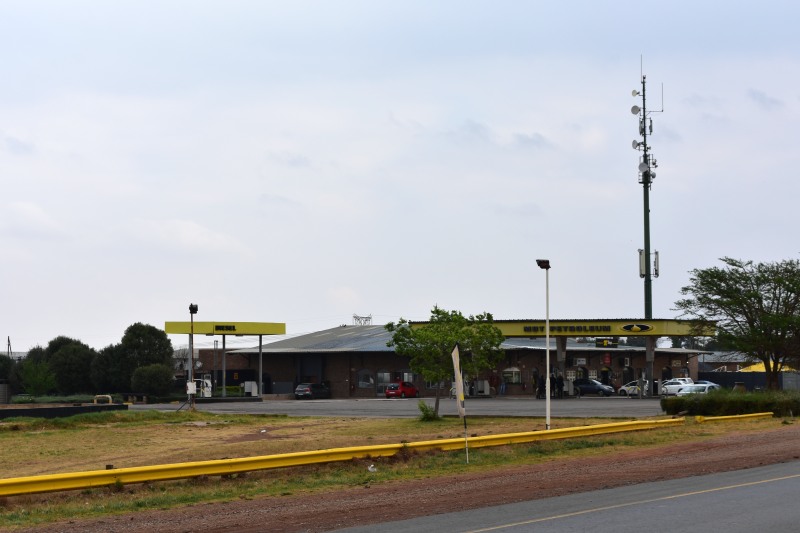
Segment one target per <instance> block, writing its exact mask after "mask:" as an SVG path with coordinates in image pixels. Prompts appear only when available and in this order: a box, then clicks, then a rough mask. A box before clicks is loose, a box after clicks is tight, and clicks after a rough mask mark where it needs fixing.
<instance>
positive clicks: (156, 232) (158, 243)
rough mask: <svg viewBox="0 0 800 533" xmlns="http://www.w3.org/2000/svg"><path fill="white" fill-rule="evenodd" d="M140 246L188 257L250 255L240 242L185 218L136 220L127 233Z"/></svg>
mask: <svg viewBox="0 0 800 533" xmlns="http://www.w3.org/2000/svg"><path fill="white" fill-rule="evenodd" d="M128 231H129V232H130V234H131V236H132V237H133V238H134V239H135V240H137V241H139V242H142V243H146V244H147V245H151V246H155V247H157V248H160V249H166V250H173V251H176V252H184V253H186V252H188V253H191V254H200V253H202V254H249V253H250V252H249V251H248V249H247V247H246V246H244V245H243V244H242V243H241V242H240V241H239V239H237V238H236V237H233V236H231V235H229V234H227V233H224V232H222V231H217V230H212V229H209V228H206V227H204V226H202V225H200V224H198V223H197V222H194V221H192V220H184V219H166V220H138V221H134V222H133V223H132V224H131V225H130V227H129V230H128Z"/></svg>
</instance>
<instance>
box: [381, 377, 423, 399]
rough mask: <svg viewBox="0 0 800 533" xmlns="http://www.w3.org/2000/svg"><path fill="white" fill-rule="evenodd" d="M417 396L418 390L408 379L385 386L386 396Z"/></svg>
mask: <svg viewBox="0 0 800 533" xmlns="http://www.w3.org/2000/svg"><path fill="white" fill-rule="evenodd" d="M418 396H419V390H417V388H416V387H415V386H414V384H413V383H409V382H408V381H401V382H399V383H391V384H389V385H387V386H386V397H387V398H416V397H418Z"/></svg>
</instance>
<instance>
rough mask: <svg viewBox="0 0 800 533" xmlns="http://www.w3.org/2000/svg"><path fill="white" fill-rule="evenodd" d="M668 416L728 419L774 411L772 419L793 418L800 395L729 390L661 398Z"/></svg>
mask: <svg viewBox="0 0 800 533" xmlns="http://www.w3.org/2000/svg"><path fill="white" fill-rule="evenodd" d="M661 408H662V409H663V410H664V412H665V413H667V414H668V415H677V414H683V413H685V414H688V415H691V416H697V415H702V416H731V415H746V414H750V413H767V412H773V413H775V416H779V417H786V416H794V415H795V414H796V413H798V412H800V392H798V391H769V392H748V393H745V394H742V393H738V392H736V393H734V392H732V391H728V390H720V391H713V392H710V393H708V394H690V395H688V396H674V397H669V398H661Z"/></svg>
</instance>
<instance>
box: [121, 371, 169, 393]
mask: <svg viewBox="0 0 800 533" xmlns="http://www.w3.org/2000/svg"><path fill="white" fill-rule="evenodd" d="M174 379H175V375H174V372H173V371H172V367H171V366H168V365H146V366H140V367H139V368H137V369H136V370H135V371H134V372H133V377H132V378H131V387H133V390H135V391H137V392H143V393H145V394H152V395H153V396H164V395H165V394H167V393H168V392H169V391H170V389H171V388H172V382H173V380H174Z"/></svg>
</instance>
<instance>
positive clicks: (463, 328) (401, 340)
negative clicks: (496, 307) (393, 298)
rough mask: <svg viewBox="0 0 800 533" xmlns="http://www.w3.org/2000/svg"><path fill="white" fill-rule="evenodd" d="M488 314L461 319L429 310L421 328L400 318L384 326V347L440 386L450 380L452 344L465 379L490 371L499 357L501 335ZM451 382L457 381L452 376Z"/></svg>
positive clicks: (452, 313) (436, 409) (436, 412)
mask: <svg viewBox="0 0 800 533" xmlns="http://www.w3.org/2000/svg"><path fill="white" fill-rule="evenodd" d="M493 322H494V319H493V317H492V315H491V314H490V313H483V314H480V315H477V316H472V315H470V317H469V318H465V317H464V315H462V314H461V313H460V312H459V311H445V310H444V309H440V308H439V307H438V306H434V308H433V310H431V318H430V320H429V321H428V322H427V323H425V324H419V325H412V324H411V323H410V322H409V321H408V320H405V319H403V318H401V319H400V321H399V322H398V323H397V324H395V323H394V322H390V323H388V324H386V326H385V327H386V330H387V331H389V332H391V333H392V340H390V341H389V342H388V343H386V344H387V346H390V347H391V346H393V347H394V349H395V352H396V353H397V354H398V355H402V356H406V357H409V358H410V362H409V366H410V367H411V370H413V371H414V372H415V373H418V374H421V375H422V377H423V378H424V379H425V381H430V382H441V381H445V380H446V381H450V380H451V379H453V359H452V352H453V348H454V347H455V345H456V343H458V344H459V350H460V352H461V369H462V370H463V371H464V372H465V373H466V374H467V375H477V374H478V373H479V372H480V371H481V370H484V369H488V368H492V367H494V366H495V365H496V364H497V363H498V362H499V361H500V360H501V359H502V357H503V355H504V352H503V351H502V350H501V349H500V344H501V343H502V342H503V341H504V340H505V337H503V333H502V332H501V331H500V330H499V329H498V328H497V327H495V326H494V324H493ZM455 379H461V377H460V376H456V377H455ZM439 393H440V388H439V387H437V388H436V400H435V404H434V415H435V416H436V417H438V416H439Z"/></svg>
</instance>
